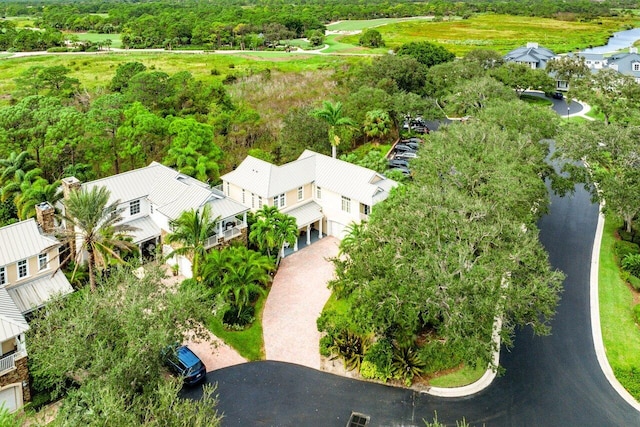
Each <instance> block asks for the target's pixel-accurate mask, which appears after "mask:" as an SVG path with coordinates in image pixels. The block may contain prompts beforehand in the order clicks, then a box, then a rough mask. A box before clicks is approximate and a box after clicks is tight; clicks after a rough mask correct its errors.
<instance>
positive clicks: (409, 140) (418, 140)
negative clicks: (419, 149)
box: [400, 136, 424, 145]
mask: <svg viewBox="0 0 640 427" xmlns="http://www.w3.org/2000/svg"><path fill="white" fill-rule="evenodd" d="M400 142H401V143H402V144H406V143H408V142H413V143H415V144H418V145H420V144H422V143H423V142H424V141H422V140H421V139H420V138H418V137H415V136H412V137H411V138H407V139H401V140H400Z"/></svg>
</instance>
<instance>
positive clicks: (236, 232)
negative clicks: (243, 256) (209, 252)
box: [204, 223, 247, 249]
mask: <svg viewBox="0 0 640 427" xmlns="http://www.w3.org/2000/svg"><path fill="white" fill-rule="evenodd" d="M245 228H247V224H244V223H240V224H238V225H234V226H230V227H228V228H227V229H226V230H223V231H222V232H218V233H216V234H214V235H213V236H211V237H209V238H208V239H207V241H206V242H205V245H204V247H205V248H206V249H209V248H212V247H214V246H218V245H220V244H223V243H224V242H228V241H229V240H231V239H234V238H236V237H238V236H241V235H242V230H244V229H245Z"/></svg>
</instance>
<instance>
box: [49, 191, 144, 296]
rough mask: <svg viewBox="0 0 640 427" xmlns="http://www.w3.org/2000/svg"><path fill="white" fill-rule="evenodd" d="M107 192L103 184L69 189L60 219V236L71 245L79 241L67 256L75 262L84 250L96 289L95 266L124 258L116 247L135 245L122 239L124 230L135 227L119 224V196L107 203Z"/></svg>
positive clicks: (125, 236) (90, 275)
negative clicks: (63, 223) (86, 188)
mask: <svg viewBox="0 0 640 427" xmlns="http://www.w3.org/2000/svg"><path fill="white" fill-rule="evenodd" d="M110 196H111V193H110V192H109V190H107V188H106V187H93V188H92V189H91V190H88V191H87V190H85V189H81V190H78V191H74V192H72V193H70V194H69V197H68V198H67V199H65V203H64V204H65V212H64V215H62V220H64V222H65V223H66V225H67V227H66V229H65V230H63V231H61V237H62V240H63V242H66V243H70V244H71V247H73V246H74V245H76V244H78V243H80V247H79V248H77V249H76V251H75V252H76V253H71V254H69V257H68V258H67V260H68V259H69V258H71V257H73V258H74V261H75V262H76V264H78V263H79V262H78V261H80V260H81V259H82V256H83V253H84V252H85V251H86V252H87V254H88V259H87V264H88V267H89V283H90V285H91V291H92V292H93V291H95V290H96V277H95V276H96V273H95V270H96V268H105V267H107V265H109V263H110V262H111V261H114V260H115V261H118V262H124V260H123V259H122V258H121V256H120V254H119V253H118V252H117V251H127V252H129V251H132V250H135V249H136V246H135V244H133V243H131V242H130V241H127V240H125V239H126V238H127V234H126V233H127V232H129V231H134V230H135V228H134V227H131V226H128V225H125V224H118V223H119V222H120V221H121V220H122V212H123V210H124V208H120V209H118V204H119V203H120V201H119V200H116V201H115V202H112V203H109V197H110ZM67 260H65V262H66V261H67ZM74 274H75V271H74Z"/></svg>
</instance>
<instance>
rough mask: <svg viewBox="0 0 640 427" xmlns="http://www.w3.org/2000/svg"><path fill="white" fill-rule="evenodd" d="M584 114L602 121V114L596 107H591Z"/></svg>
mask: <svg viewBox="0 0 640 427" xmlns="http://www.w3.org/2000/svg"><path fill="white" fill-rule="evenodd" d="M586 115H587V116H589V117H591V118H594V119H596V120H599V121H601V122H604V114H602V113H601V112H600V110H599V109H598V108H597V107H591V110H589V112H588V113H587V114H586Z"/></svg>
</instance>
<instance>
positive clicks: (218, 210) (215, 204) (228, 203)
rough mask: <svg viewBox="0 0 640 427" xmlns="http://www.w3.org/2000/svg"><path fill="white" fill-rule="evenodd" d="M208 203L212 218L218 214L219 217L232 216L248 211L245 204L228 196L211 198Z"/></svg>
mask: <svg viewBox="0 0 640 427" xmlns="http://www.w3.org/2000/svg"><path fill="white" fill-rule="evenodd" d="M209 204H210V205H211V213H212V214H213V216H214V218H215V217H218V216H219V217H220V219H226V218H232V217H235V216H236V215H240V214H241V213H243V212H248V211H249V208H247V207H246V206H245V205H243V204H241V203H238V202H236V201H235V200H232V199H231V198H229V197H225V198H222V199H212V200H210V201H209Z"/></svg>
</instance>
